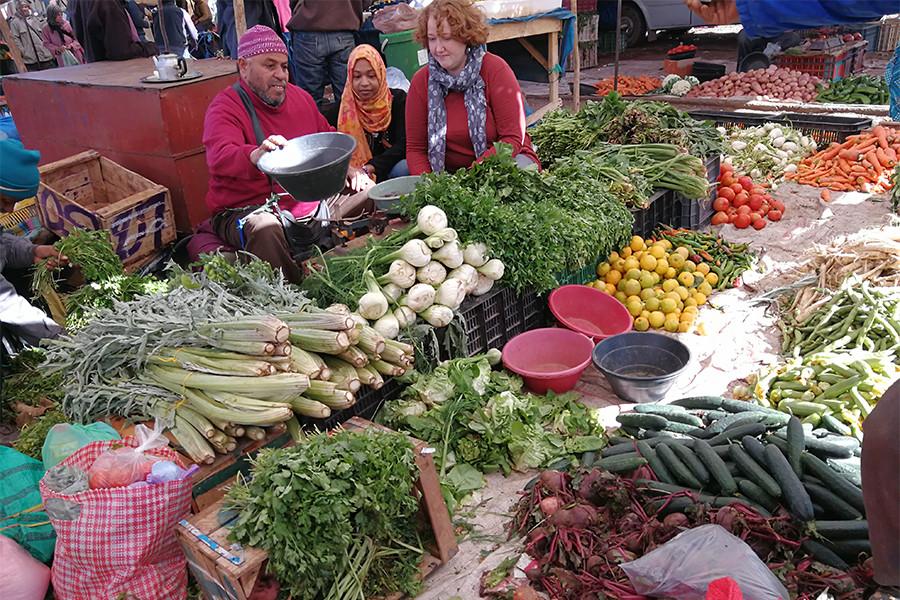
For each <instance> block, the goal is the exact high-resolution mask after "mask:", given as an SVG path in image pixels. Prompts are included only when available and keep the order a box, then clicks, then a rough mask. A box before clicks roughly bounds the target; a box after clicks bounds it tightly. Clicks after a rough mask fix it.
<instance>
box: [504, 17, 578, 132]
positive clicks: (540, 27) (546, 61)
mask: <svg viewBox="0 0 900 600" xmlns="http://www.w3.org/2000/svg"><path fill="white" fill-rule="evenodd" d="M562 30H563V21H562V20H560V19H553V18H550V17H545V18H537V19H532V20H531V21H508V22H504V23H490V24H489V26H488V40H487V41H488V43H491V42H502V41H504V40H518V42H519V43H520V44H521V45H522V47H523V48H525V50H526V51H527V52H528V54H530V55H531V56H532V57H533V58H534V59H535V60H536V61H537V62H538V63H539V64H540V65H541V66H542V67H544V69H546V70H547V76H548V78H549V84H548V85H549V87H550V101H549V102H548V103H547V104H545V105H544V106H542V107H540V108H538V109H537V110H535V111H534V112H533V113H532V114H531V115H530V116H529V118H528V122H529V123H531V122H533V121H537V120H539V119H540V118H541V117H542V116H543V115H544V114H546V113H547V112H548V111H550V110H553V109H555V108H558V107H559V106H561V105H562V101H561V100H560V99H559V78H560V73H559V71H557V70H556V69H555V68H554V67H556V66H557V65H558V64H559V59H560V57H559V36H560V34H561V33H562ZM576 30H577V27H576ZM533 35H546V36H547V56H546V57H545V56H544V55H543V54H541V52H540V51H539V50H538V49H537V48H535V47H534V44H532V43H531V42H529V41H528V40H527V39H526V38H528V37H530V36H533ZM573 54H574V55H575V57H577V56H578V43H577V40H576V43H575V51H574V52H573ZM574 76H575V89H576V90H578V89H579V86H580V85H581V66H580V64H579V61H577V60H576V61H575V67H574Z"/></svg>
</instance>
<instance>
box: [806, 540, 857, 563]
mask: <svg viewBox="0 0 900 600" xmlns="http://www.w3.org/2000/svg"><path fill="white" fill-rule="evenodd" d="M803 549H804V550H806V551H807V552H809V554H810V555H811V556H812V557H813V558H814V559H816V560H817V561H819V562H820V563H824V564H826V565H828V566H829V567H834V568H835V569H840V570H841V571H846V570H848V569H849V568H850V565H848V564H847V563H846V562H844V559H842V558H841V557H840V556H838V555H837V554H835V553H834V552H833V551H832V550H831V549H829V548H828V547H827V546H825V545H824V544H820V543H819V542H817V541H815V540H806V541H804V542H803Z"/></svg>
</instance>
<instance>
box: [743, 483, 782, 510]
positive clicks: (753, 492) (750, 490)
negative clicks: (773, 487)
mask: <svg viewBox="0 0 900 600" xmlns="http://www.w3.org/2000/svg"><path fill="white" fill-rule="evenodd" d="M736 482H737V486H738V490H740V492H741V493H742V494H743V495H745V496H747V498H748V499H749V500H752V501H753V502H756V503H757V504H759V505H760V506H763V507H765V508H766V509H767V510H775V508H776V507H777V506H778V500H776V499H775V498H773V497H772V496H770V495H769V494H767V493H766V492H765V490H763V489H762V488H761V487H759V486H758V485H756V484H755V483H753V482H752V481H750V480H749V479H744V478H742V477H738V478H737V479H736Z"/></svg>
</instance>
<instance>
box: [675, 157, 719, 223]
mask: <svg viewBox="0 0 900 600" xmlns="http://www.w3.org/2000/svg"><path fill="white" fill-rule="evenodd" d="M704 166H705V167H706V179H707V180H708V181H709V183H710V184H711V185H712V184H715V182H716V179H718V178H719V172H720V170H721V168H722V161H721V157H720V156H718V155H716V156H710V157H709V158H707V159H706V160H705V161H704ZM715 196H716V189H715V187H712V188H710V192H709V196H707V197H706V198H700V199H699V200H694V199H691V198H685V197H684V196H682V195H681V194H675V200H674V204H675V219H674V220H673V222H672V224H673V225H675V226H676V227H683V228H685V229H701V228H703V227H706V226H707V225H709V223H710V221H712V217H713V214H715V211H714V210H713V207H712V205H713V200H714V199H715Z"/></svg>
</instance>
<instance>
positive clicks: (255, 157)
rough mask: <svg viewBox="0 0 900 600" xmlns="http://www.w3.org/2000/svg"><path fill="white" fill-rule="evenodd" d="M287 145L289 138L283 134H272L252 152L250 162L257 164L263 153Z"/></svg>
mask: <svg viewBox="0 0 900 600" xmlns="http://www.w3.org/2000/svg"><path fill="white" fill-rule="evenodd" d="M286 145H287V140H286V139H284V138H283V137H282V136H280V135H270V136H269V137H267V138H266V139H264V140H263V143H262V144H260V145H259V148H257V149H256V150H254V151H253V152H251V153H250V162H252V163H253V164H254V165H256V164H258V163H259V159H260V158H262V155H263V154H265V153H266V152H271V151H272V150H278V149H279V148H284V147H285V146H286Z"/></svg>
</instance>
